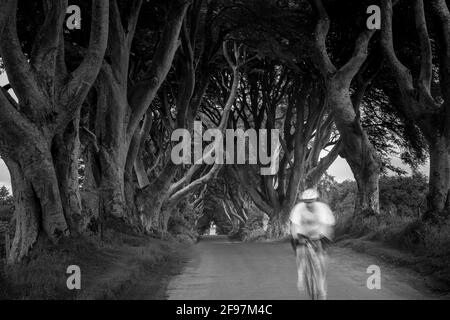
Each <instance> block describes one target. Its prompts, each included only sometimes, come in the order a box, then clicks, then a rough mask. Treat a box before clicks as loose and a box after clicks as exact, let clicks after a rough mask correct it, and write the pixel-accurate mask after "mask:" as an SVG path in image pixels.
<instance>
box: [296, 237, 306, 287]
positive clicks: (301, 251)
mask: <svg viewBox="0 0 450 320" xmlns="http://www.w3.org/2000/svg"><path fill="white" fill-rule="evenodd" d="M295 253H296V264H297V276H298V279H297V288H298V291H300V293H302V292H304V291H305V286H304V283H303V278H304V273H305V246H304V245H298V246H297V247H296V250H295Z"/></svg>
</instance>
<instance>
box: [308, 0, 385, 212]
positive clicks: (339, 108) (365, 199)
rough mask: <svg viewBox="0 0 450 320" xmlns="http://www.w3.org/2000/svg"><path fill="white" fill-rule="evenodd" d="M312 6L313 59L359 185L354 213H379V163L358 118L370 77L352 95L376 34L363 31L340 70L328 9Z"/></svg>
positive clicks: (318, 0) (318, 4)
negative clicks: (330, 42)
mask: <svg viewBox="0 0 450 320" xmlns="http://www.w3.org/2000/svg"><path fill="white" fill-rule="evenodd" d="M310 3H311V6H312V8H313V9H314V12H315V13H316V16H317V24H316V27H315V30H314V34H313V37H314V39H313V42H314V45H313V54H312V59H313V60H314V63H315V65H316V66H317V69H318V70H319V72H320V73H321V75H322V78H323V81H324V86H325V88H326V89H325V90H326V99H327V102H328V104H329V105H330V108H331V109H332V110H333V118H334V121H335V123H336V127H337V129H338V130H339V133H340V136H341V139H342V151H341V153H340V155H341V156H342V157H343V158H345V159H346V160H347V162H348V164H349V165H350V168H351V170H352V172H353V175H354V177H355V180H356V182H357V184H358V197H357V202H356V208H355V212H356V213H357V214H358V213H361V212H367V213H370V212H373V213H378V212H379V187H378V181H379V172H380V159H379V156H378V154H377V152H376V150H375V148H374V147H373V145H372V144H371V143H370V140H369V138H368V135H367V133H366V132H365V130H364V129H363V127H362V125H361V122H360V117H359V115H358V109H359V108H360V104H361V102H362V100H363V97H364V94H365V91H366V89H367V86H368V85H369V83H370V82H371V80H372V79H371V77H367V78H366V79H364V80H362V81H361V83H360V84H358V85H357V86H356V89H355V91H354V93H353V95H352V94H351V88H352V82H353V81H354V80H355V79H356V76H358V74H360V72H361V71H362V68H363V65H364V63H365V62H366V61H367V58H368V50H369V41H370V39H371V38H372V36H373V34H374V33H375V31H374V30H367V29H366V30H364V31H362V32H361V33H360V34H359V36H358V37H357V39H356V41H355V49H354V52H353V55H352V56H351V58H350V59H348V60H347V61H345V62H343V63H342V65H341V66H340V67H338V66H337V65H336V64H335V63H333V62H332V60H331V58H330V55H329V51H328V48H327V36H328V33H329V30H330V18H329V16H328V13H327V9H326V7H325V5H324V3H323V2H322V1H321V0H311V1H310Z"/></svg>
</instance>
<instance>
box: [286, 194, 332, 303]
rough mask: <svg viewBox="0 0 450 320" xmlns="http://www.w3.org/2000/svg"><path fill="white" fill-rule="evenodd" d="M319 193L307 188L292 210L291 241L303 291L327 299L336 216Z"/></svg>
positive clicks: (316, 297)
mask: <svg viewBox="0 0 450 320" xmlns="http://www.w3.org/2000/svg"><path fill="white" fill-rule="evenodd" d="M318 198H319V194H318V192H317V191H316V190H314V189H307V190H305V191H304V192H303V193H302V195H301V199H300V200H301V202H300V203H298V204H297V205H296V206H295V207H294V208H293V209H292V211H291V214H290V217H289V220H290V231H291V244H292V247H293V249H294V250H295V253H296V262H297V272H298V282H297V287H298V289H299V291H300V292H302V291H303V290H304V289H306V291H307V292H308V294H309V296H310V297H311V299H313V300H325V299H326V297H327V284H326V265H327V255H326V251H325V249H326V247H327V246H328V244H329V243H330V242H331V239H332V235H333V225H334V223H335V219H334V216H333V213H332V212H331V209H330V207H329V206H328V205H326V204H325V203H322V202H319V201H318Z"/></svg>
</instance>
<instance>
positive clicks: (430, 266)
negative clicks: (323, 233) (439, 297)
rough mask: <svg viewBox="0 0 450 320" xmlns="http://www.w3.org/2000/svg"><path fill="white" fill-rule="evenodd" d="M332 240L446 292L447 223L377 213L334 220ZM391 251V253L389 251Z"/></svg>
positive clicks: (449, 261)
mask: <svg viewBox="0 0 450 320" xmlns="http://www.w3.org/2000/svg"><path fill="white" fill-rule="evenodd" d="M335 230H336V240H337V242H339V243H341V244H342V245H345V246H349V247H352V248H353V249H356V250H357V251H360V252H365V253H368V254H372V255H375V256H378V257H381V258H382V259H384V260H386V261H388V262H390V263H394V264H397V265H400V266H404V267H410V268H412V269H413V270H415V271H417V272H418V273H419V274H421V275H423V276H425V277H427V278H429V281H428V285H429V286H430V287H431V288H432V289H434V290H435V291H440V292H445V293H446V292H450V223H449V221H443V222H441V223H440V224H436V223H434V224H433V223H425V222H423V221H422V220H420V219H419V218H417V217H408V216H395V215H387V214H380V215H378V216H366V217H359V218H357V217H353V216H351V215H348V216H341V217H339V218H338V221H337V225H336V229H335ZM392 249H394V250H392Z"/></svg>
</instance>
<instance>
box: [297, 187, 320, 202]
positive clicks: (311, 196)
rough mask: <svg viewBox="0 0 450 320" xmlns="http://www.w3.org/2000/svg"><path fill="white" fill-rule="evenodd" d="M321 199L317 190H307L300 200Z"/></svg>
mask: <svg viewBox="0 0 450 320" xmlns="http://www.w3.org/2000/svg"><path fill="white" fill-rule="evenodd" d="M317 198H319V193H318V192H317V190H316V189H306V190H305V191H303V193H302V195H301V197H300V200H316V199H317Z"/></svg>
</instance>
